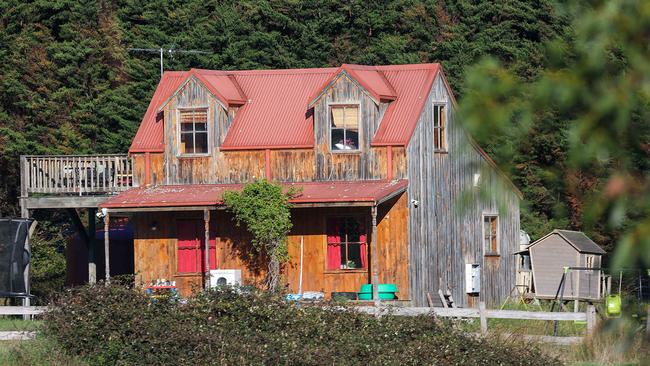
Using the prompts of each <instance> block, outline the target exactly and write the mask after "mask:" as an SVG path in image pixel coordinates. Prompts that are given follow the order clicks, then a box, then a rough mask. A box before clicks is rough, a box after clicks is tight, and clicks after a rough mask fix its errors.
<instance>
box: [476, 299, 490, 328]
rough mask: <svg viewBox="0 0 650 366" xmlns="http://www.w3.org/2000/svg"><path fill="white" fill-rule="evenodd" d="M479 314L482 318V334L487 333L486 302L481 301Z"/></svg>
mask: <svg viewBox="0 0 650 366" xmlns="http://www.w3.org/2000/svg"><path fill="white" fill-rule="evenodd" d="M478 314H479V317H480V318H481V334H486V333H487V330H488V329H487V314H486V311H485V302H484V301H481V302H479V303H478Z"/></svg>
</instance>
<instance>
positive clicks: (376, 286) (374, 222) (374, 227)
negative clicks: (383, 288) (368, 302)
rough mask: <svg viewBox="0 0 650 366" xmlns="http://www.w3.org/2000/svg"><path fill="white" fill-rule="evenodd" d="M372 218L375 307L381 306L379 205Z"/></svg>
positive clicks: (372, 213)
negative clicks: (378, 238) (378, 232)
mask: <svg viewBox="0 0 650 366" xmlns="http://www.w3.org/2000/svg"><path fill="white" fill-rule="evenodd" d="M370 215H371V216H372V249H371V250H370V253H372V298H373V299H374V300H375V306H379V269H378V268H377V266H378V264H379V259H377V256H378V252H377V205H374V206H372V207H371V209H370Z"/></svg>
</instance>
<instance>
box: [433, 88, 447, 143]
mask: <svg viewBox="0 0 650 366" xmlns="http://www.w3.org/2000/svg"><path fill="white" fill-rule="evenodd" d="M448 105H449V103H447V102H443V101H437V102H433V103H432V105H431V134H432V136H431V137H432V139H433V152H435V153H446V152H448V148H447V127H448V125H449V123H448V122H449V112H448V110H449V107H448ZM436 107H443V115H444V117H443V119H442V126H436V125H435V121H436V114H437V113H436ZM436 130H440V133H441V135H442V139H441V141H440V143H441V144H442V146H436V143H437V141H436V139H435V137H436V133H435V131H436Z"/></svg>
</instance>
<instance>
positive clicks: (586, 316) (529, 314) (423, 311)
mask: <svg viewBox="0 0 650 366" xmlns="http://www.w3.org/2000/svg"><path fill="white" fill-rule="evenodd" d="M355 309H356V310H358V311H361V312H364V313H367V314H372V315H398V316H418V315H435V316H439V317H452V318H479V319H480V322H481V333H482V334H486V333H487V331H488V322H487V320H488V319H489V318H492V319H520V320H550V321H586V322H587V335H591V334H592V333H593V331H594V329H595V328H596V323H597V321H598V318H597V316H596V308H595V307H594V306H593V305H589V306H588V307H587V311H586V312H575V313H560V312H557V313H555V312H543V311H521V310H488V309H486V308H485V303H483V302H481V303H480V304H479V308H478V309H475V308H467V309H464V308H428V307H384V308H377V307H373V306H359V307H355ZM523 338H527V339H533V340H538V341H543V342H550V343H557V344H574V343H580V342H581V341H582V339H583V337H553V336H533V335H523Z"/></svg>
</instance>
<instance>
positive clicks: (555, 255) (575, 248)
mask: <svg viewBox="0 0 650 366" xmlns="http://www.w3.org/2000/svg"><path fill="white" fill-rule="evenodd" d="M527 251H528V252H529V253H530V260H531V264H532V273H533V282H534V293H535V297H537V298H542V299H552V298H555V296H556V294H557V293H558V291H559V288H560V280H561V279H562V275H563V273H564V271H565V268H567V270H566V271H567V274H566V277H565V283H564V286H563V287H564V290H563V296H562V297H563V298H564V299H567V300H599V299H600V298H601V297H602V293H603V289H602V270H601V268H600V267H601V263H602V262H601V260H602V256H603V254H605V251H604V250H603V249H602V248H600V247H599V246H598V245H597V244H596V243H594V242H593V241H592V240H591V239H589V237H588V236H587V235H585V234H584V233H582V232H580V231H570V230H553V232H551V233H549V234H547V235H546V236H544V237H542V238H541V239H539V240H537V241H535V242H534V243H532V244H531V245H530V246H529V247H528V248H527Z"/></svg>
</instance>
